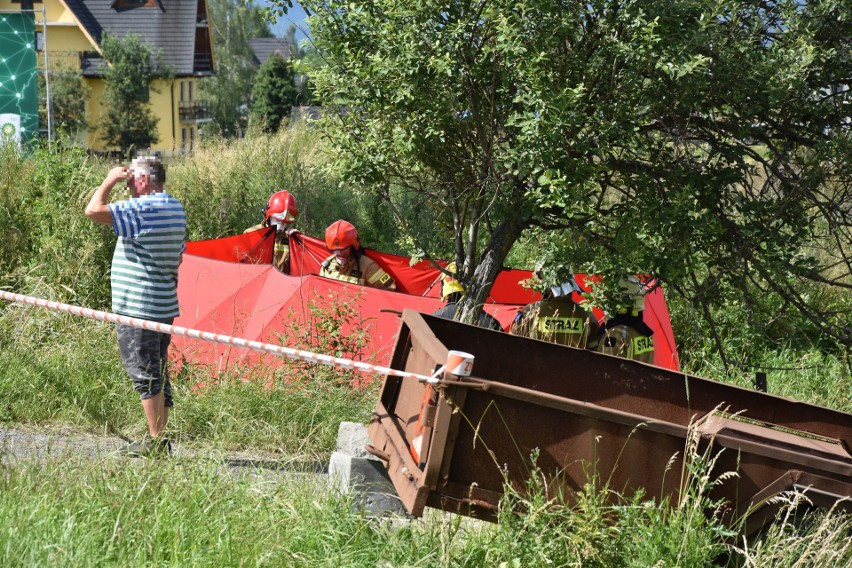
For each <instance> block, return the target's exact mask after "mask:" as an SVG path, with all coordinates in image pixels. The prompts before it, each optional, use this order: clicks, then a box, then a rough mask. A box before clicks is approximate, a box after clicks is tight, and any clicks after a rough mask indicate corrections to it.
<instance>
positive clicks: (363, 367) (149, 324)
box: [0, 290, 435, 382]
mask: <svg viewBox="0 0 852 568" xmlns="http://www.w3.org/2000/svg"><path fill="white" fill-rule="evenodd" d="M0 298H2V299H4V300H8V301H10V302H18V303H20V304H29V305H31V306H38V307H40V308H47V309H49V310H55V311H59V312H66V313H69V314H73V315H75V316H82V317H86V318H91V319H96V320H100V321H106V322H110V323H120V324H122V325H129V326H132V327H138V328H141V329H147V330H150V331H159V332H161V333H168V334H171V335H180V336H182V337H191V338H193V339H202V340H204V341H212V342H215V343H223V344H225V345H233V346H235V347H242V348H245V349H252V350H254V351H260V352H263V353H270V354H272V355H278V356H281V357H287V358H288V359H295V360H297V361H305V362H307V363H314V364H319V365H328V366H331V367H335V368H337V369H344V370H347V371H358V372H360V373H374V374H378V375H392V376H395V377H402V378H414V379H418V380H420V381H428V382H435V375H433V376H432V377H429V376H427V375H420V374H417V373H409V372H407V371H397V370H396V369H391V368H390V367H383V366H380V365H371V364H370V363H364V362H361V361H353V360H352V359H345V358H342V357H332V356H331V355H324V354H322V353H313V352H311V351H303V350H301V349H293V348H291V347H282V346H281V345H272V344H271V343H262V342H260V341H253V340H251V339H243V338H241V337H232V336H230V335H223V334H220V333H211V332H209V331H201V330H198V329H192V328H188V327H181V326H177V325H169V324H165V323H159V322H154V321H148V320H144V319H138V318H132V317H129V316H120V315H118V314H113V313H110V312H102V311H99V310H93V309H90V308H82V307H80V306H72V305H70V304H63V303H61V302H54V301H51V300H44V299H41V298H34V297H32V296H24V295H22V294H13V293H12V292H7V291H5V290H0Z"/></svg>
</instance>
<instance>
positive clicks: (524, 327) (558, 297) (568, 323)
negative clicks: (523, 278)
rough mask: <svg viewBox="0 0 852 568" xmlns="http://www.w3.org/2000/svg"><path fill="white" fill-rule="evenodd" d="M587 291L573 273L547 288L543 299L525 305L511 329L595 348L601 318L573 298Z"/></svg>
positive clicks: (539, 337) (585, 347)
mask: <svg viewBox="0 0 852 568" xmlns="http://www.w3.org/2000/svg"><path fill="white" fill-rule="evenodd" d="M573 292H578V293H580V294H582V293H583V290H582V289H581V288H580V286H578V285H577V282H576V281H575V280H574V277H573V276H572V277H571V278H570V279H569V280H568V281H567V282H564V283H562V284H560V285H559V286H553V287H551V288H549V289H548V290H546V291H545V292H544V294H543V295H542V299H541V300H539V301H538V302H534V303H532V304H529V305H527V306H525V307H524V309H523V310H521V311H520V312H518V315H516V316H515V321H514V322H512V327H511V329H510V330H509V333H511V334H512V335H523V336H525V337H531V338H533V339H541V340H543V341H550V342H552V343H558V344H560V345H569V346H571V347H578V348H580V349H594V348H595V346H596V345H597V339H598V321H597V319H596V318H595V316H594V314H592V313H591V312H590V311H588V310H586V309H585V308H584V307H583V306H581V305H580V304H578V303H577V302H575V301H574V299H573V298H572V293H573Z"/></svg>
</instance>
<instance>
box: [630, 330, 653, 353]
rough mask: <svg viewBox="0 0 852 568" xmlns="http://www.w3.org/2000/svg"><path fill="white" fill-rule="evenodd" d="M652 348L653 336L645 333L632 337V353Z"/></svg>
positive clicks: (644, 351)
mask: <svg viewBox="0 0 852 568" xmlns="http://www.w3.org/2000/svg"><path fill="white" fill-rule="evenodd" d="M653 350H654V338H653V337H649V336H647V335H638V336H636V337H634V338H633V353H634V354H635V355H641V354H643V353H648V352H649V351H653Z"/></svg>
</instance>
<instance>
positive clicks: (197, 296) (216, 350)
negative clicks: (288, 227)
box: [173, 229, 679, 371]
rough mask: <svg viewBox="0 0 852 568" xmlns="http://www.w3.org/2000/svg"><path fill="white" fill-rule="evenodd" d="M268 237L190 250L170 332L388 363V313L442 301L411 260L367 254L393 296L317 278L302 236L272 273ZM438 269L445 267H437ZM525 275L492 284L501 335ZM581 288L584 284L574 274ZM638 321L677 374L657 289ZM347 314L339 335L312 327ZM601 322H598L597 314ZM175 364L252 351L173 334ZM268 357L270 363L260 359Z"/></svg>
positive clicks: (426, 308) (247, 357) (523, 299)
mask: <svg viewBox="0 0 852 568" xmlns="http://www.w3.org/2000/svg"><path fill="white" fill-rule="evenodd" d="M273 235H274V233H273V232H272V231H270V230H268V229H261V230H258V231H254V232H252V233H247V234H244V235H237V236H234V237H226V238H222V239H214V240H208V241H193V242H189V243H187V250H186V254H185V255H184V258H183V262H182V263H181V267H180V275H179V280H178V299H179V301H180V307H181V315H180V317H179V318H177V319H176V320H175V325H179V326H184V327H189V328H193V329H200V330H203V331H210V332H214V333H221V334H226V335H231V336H235V337H241V338H245V339H251V340H257V341H263V342H265V343H273V344H279V345H287V346H298V347H302V348H306V346H307V345H313V346H325V347H327V348H329V349H333V348H334V346H337V347H338V348H340V344H341V343H342V344H343V346H344V348H346V346H349V347H351V346H352V345H353V343H354V342H355V339H356V338H358V337H361V338H362V339H363V345H362V347H361V348H360V349H357V351H359V352H356V353H352V352H346V353H330V352H329V353H327V354H329V355H341V356H345V357H354V358H357V359H361V360H364V361H367V362H370V363H376V364H386V363H387V361H388V360H389V357H390V353H391V350H392V349H393V345H394V342H395V340H396V333H397V330H398V328H399V321H398V315H397V313H395V312H400V311H402V309H403V308H412V309H415V310H418V311H421V312H425V313H431V312H434V311H435V310H437V309H438V308H440V307H441V306H442V305H443V304H442V302H441V300H440V293H441V285H440V279H441V275H442V273H441V272H440V271H439V270H437V269H436V268H435V267H433V266H432V265H431V264H430V263H429V262H428V261H420V262H417V263H415V264H413V265H412V264H410V259H409V258H408V257H403V256H397V255H392V254H387V253H382V252H378V251H374V250H369V249H368V250H367V251H366V254H367V256H369V257H370V258H372V259H373V260H375V261H376V262H377V263H378V264H379V265H380V266H381V267H382V268H384V269H385V270H386V271H387V272H388V273H389V274H391V275H392V276H393V277H394V279H395V280H396V283H397V287H398V288H399V291H398V292H387V291H384V290H376V289H372V288H366V287H362V286H356V285H353V284H347V283H344V282H339V281H335V280H329V279H327V278H322V277H320V276H317V274H318V273H319V269H320V263H321V262H322V261H323V260H324V259H325V258H326V257H328V251H327V249H326V248H325V243H324V242H323V241H321V240H319V239H315V238H313V237H308V236H306V235H297V236H296V237H294V238H292V239H291V240H290V255H291V260H290V265H291V273H292V274H291V275H286V274H282V273H281V272H279V271H278V270H276V269H275V268H274V267H273V266H272V265H271V259H272V245H273V238H274V237H273ZM441 264H442V265H443V264H444V262H443V261H442V262H441ZM531 276H532V273H531V272H530V271H528V270H515V269H509V270H504V271H503V272H501V274H500V275H499V276H498V278H497V281H496V282H495V284H494V287H493V288H492V290H491V294H490V296H489V303H487V304H486V306H485V310H486V311H487V312H488V313H490V314H491V315H493V316H494V317H495V318H497V320H498V321H499V322H500V323H501V324H502V325H503V328H504V329H508V327H509V325H510V324H511V322H512V320H513V319H514V317H515V314H516V313H517V312H518V311H519V310H520V309H521V308H523V306H524V305H526V304H527V303H529V302H533V301H535V300H537V299H539V298H540V296H539V294H538V293H536V292H533V291H531V290H529V289H526V288H523V287H522V286H520V284H519V282H520V281H523V280H526V279H528V278H530V277H531ZM577 280H578V283H579V284H580V285H581V286H583V284H584V278H583V277H582V275H578V276H577ZM645 305H646V310H645V321H646V323H647V324H648V325H649V326H650V327H651V328H652V329H654V330H655V332H656V333H655V334H654V363H655V364H656V365H658V366H661V367H666V368H669V369H674V370H677V369H678V368H679V364H678V359H677V350H676V347H675V343H674V335H673V334H672V329H671V321H670V319H669V313H668V308H667V307H666V302H665V299H664V297H663V293H662V290H661V289H657V290H655V291H653V292H652V293H650V294H648V295H647V296H646V298H645ZM335 312H336V313H338V314H340V313H344V314H348V315H347V316H345V319H347V320H348V321H338V322H337V323H338V324H339V328H336V327H335V328H334V329H318V328H317V324H319V323H322V322H328V321H329V319H339V317H340V316H330V314H332V313H335ZM596 315H597V316H598V317H599V318H600V317H601V316H602V314H600V313H596ZM173 345H174V347H175V350H176V355H177V356H178V357H179V359H180V360H185V361H191V362H193V363H196V364H204V365H209V366H211V367H212V370H214V371H216V370H222V369H225V368H227V367H231V366H232V365H235V364H236V365H246V364H253V363H256V362H257V361H258V360H259V357H260V355H259V354H258V353H256V352H253V351H248V350H245V349H240V348H236V347H229V346H224V345H219V344H213V343H209V342H205V341H201V340H195V339H189V338H184V337H179V336H175V337H174V338H173ZM268 359H269V357H267V360H268Z"/></svg>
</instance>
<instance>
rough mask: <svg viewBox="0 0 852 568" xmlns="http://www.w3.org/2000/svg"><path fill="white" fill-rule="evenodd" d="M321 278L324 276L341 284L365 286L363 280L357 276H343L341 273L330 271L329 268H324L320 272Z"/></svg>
mask: <svg viewBox="0 0 852 568" xmlns="http://www.w3.org/2000/svg"><path fill="white" fill-rule="evenodd" d="M320 276H324V277H326V278H331V279H332V280H340V281H341V282H350V283H352V284H360V285H363V284H364V279H363V278H358V277H356V276H349V275H347V274H341V273H340V272H336V271H333V270H330V269H328V268H323V269H321V270H320Z"/></svg>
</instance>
